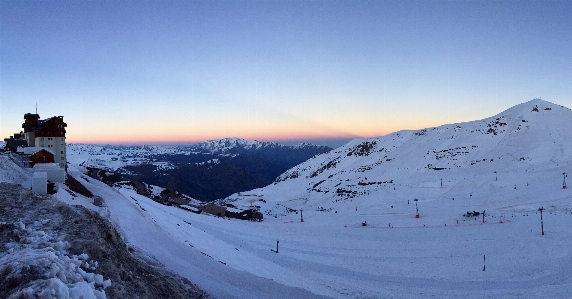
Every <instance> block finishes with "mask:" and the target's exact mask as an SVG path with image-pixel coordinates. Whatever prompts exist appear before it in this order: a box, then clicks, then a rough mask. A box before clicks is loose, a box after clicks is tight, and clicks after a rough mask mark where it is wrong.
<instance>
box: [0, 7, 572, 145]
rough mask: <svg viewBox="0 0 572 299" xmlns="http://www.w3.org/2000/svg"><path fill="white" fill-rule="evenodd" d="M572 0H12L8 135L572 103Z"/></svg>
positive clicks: (371, 121)
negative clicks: (61, 126) (43, 126)
mask: <svg viewBox="0 0 572 299" xmlns="http://www.w3.org/2000/svg"><path fill="white" fill-rule="evenodd" d="M570 15H572V1H298V0H296V1H294V0H292V1H270V0H269V1H97V0H94V1H0V135H1V137H2V138H6V137H9V136H10V135H12V134H14V133H17V132H20V131H21V130H22V129H21V124H22V122H23V116H24V114H25V113H28V112H31V113H34V112H35V111H36V105H37V112H38V114H40V117H41V118H42V119H44V118H48V117H51V116H60V115H62V116H64V121H65V122H66V123H67V125H68V127H67V134H66V137H67V142H68V143H99V144H101V143H109V144H185V143H194V142H201V141H205V140H209V139H218V138H225V137H240V138H245V139H255V140H260V141H279V142H298V141H310V142H313V143H316V144H320V143H323V144H326V143H328V144H335V143H336V142H337V143H341V142H346V141H348V140H350V139H353V138H360V137H375V136H382V135H385V134H388V133H391V132H395V131H398V130H404V129H421V128H426V127H433V126H438V125H442V124H448V123H457V122H464V121H471V120H476V119H482V118H486V117H489V116H493V115H495V114H497V113H500V112H502V111H503V110H506V109H508V108H510V107H512V106H514V105H517V104H520V103H523V102H526V101H529V100H532V99H534V98H538V97H541V98H542V99H544V100H547V101H550V102H553V103H557V104H560V105H564V106H566V107H569V108H572V97H571V95H572V51H571V49H572V18H570Z"/></svg>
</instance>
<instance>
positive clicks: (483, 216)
mask: <svg viewBox="0 0 572 299" xmlns="http://www.w3.org/2000/svg"><path fill="white" fill-rule="evenodd" d="M483 223H485V210H483Z"/></svg>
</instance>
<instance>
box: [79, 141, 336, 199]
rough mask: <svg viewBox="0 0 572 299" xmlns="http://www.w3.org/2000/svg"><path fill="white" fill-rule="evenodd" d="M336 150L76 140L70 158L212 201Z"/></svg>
mask: <svg viewBox="0 0 572 299" xmlns="http://www.w3.org/2000/svg"><path fill="white" fill-rule="evenodd" d="M330 150H331V148H329V147H325V146H316V145H311V144H307V143H302V144H299V145H296V146H285V145H281V144H278V143H274V142H259V141H253V140H245V139H240V138H225V139H218V140H210V141H206V142H203V143H199V144H195V145H192V146H111V145H105V146H99V145H86V144H70V145H68V160H69V161H70V162H71V163H73V164H77V165H81V166H84V167H96V168H102V169H107V170H110V171H114V172H118V173H120V174H122V175H123V176H124V177H127V178H130V179H134V180H139V181H143V182H146V183H148V184H152V185H157V186H160V187H163V188H168V189H171V190H176V191H179V192H181V193H183V194H186V195H188V196H191V197H193V198H195V199H198V200H203V201H210V200H214V199H220V198H224V197H226V196H228V195H230V194H233V193H236V192H241V191H248V190H252V189H255V188H259V187H262V186H265V185H268V184H270V183H272V182H273V181H274V180H275V179H276V177H278V176H279V175H280V174H282V173H283V172H284V171H286V170H287V169H289V168H291V167H293V166H295V165H297V164H299V163H302V162H304V161H306V160H307V159H309V158H311V157H313V156H315V155H319V154H322V153H325V152H328V151H330Z"/></svg>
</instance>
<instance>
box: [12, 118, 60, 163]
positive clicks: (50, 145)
mask: <svg viewBox="0 0 572 299" xmlns="http://www.w3.org/2000/svg"><path fill="white" fill-rule="evenodd" d="M66 127H67V124H66V123H64V117H63V116H54V117H51V118H48V119H44V120H40V115H38V114H32V113H26V114H25V115H24V123H23V124H22V128H23V129H24V132H23V135H24V136H23V137H24V139H25V140H26V142H27V145H28V147H38V148H45V149H47V152H51V153H53V155H54V157H53V158H54V160H53V161H52V162H55V163H57V164H59V166H60V167H62V168H64V169H65V168H66V164H67V158H66V129H65V128H66ZM36 162H40V163H42V162H47V161H36Z"/></svg>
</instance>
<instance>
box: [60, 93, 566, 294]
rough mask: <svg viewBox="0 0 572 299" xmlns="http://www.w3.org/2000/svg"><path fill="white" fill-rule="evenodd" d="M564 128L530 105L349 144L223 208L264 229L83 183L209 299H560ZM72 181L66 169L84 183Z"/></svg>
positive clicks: (557, 118) (557, 113)
mask: <svg viewBox="0 0 572 299" xmlns="http://www.w3.org/2000/svg"><path fill="white" fill-rule="evenodd" d="M535 107H536V108H537V109H538V112H535V111H533V109H534V108H535ZM547 108H550V109H549V110H546V109H547ZM571 126H572V114H571V111H570V110H568V109H567V108H564V107H561V106H558V105H555V104H552V103H548V102H545V101H542V100H533V101H531V102H527V103H524V104H521V105H517V106H515V107H513V108H511V109H508V110H507V111H504V112H502V113H500V114H499V115H496V116H494V117H491V118H487V119H484V120H479V121H472V122H466V123H460V124H451V125H444V126H440V127H436V128H429V129H426V130H419V131H401V132H396V133H393V134H390V135H387V136H384V137H379V138H368V139H360V140H354V141H352V142H350V143H349V144H347V145H346V146H344V147H342V148H339V149H337V150H335V151H332V152H329V153H326V154H322V155H319V156H317V157H315V158H313V159H310V160H308V161H307V162H305V163H302V164H300V165H298V166H297V167H294V168H292V169H290V170H289V171H287V172H286V173H285V174H283V175H282V176H280V178H279V179H277V181H276V183H275V184H272V185H270V186H267V187H264V188H260V189H256V190H252V191H249V192H242V193H240V194H235V195H233V196H231V197H229V198H227V201H228V202H232V203H233V204H236V205H243V206H250V205H256V206H260V208H261V210H262V211H263V212H265V221H263V222H248V221H241V220H236V219H225V218H218V217H213V216H208V215H203V214H201V215H197V214H194V213H190V212H187V211H184V210H182V209H178V208H176V207H168V206H163V205H159V204H157V203H155V202H153V201H152V200H150V199H148V198H146V197H143V196H140V195H137V194H136V192H135V191H134V190H130V189H129V188H126V187H113V188H112V187H109V186H107V185H105V184H103V183H100V182H97V181H94V180H91V179H89V178H88V180H89V182H86V183H85V185H86V187H87V188H88V189H90V191H92V192H93V193H94V194H97V195H100V196H101V197H102V198H103V199H104V201H105V205H106V207H105V208H103V209H104V211H103V212H102V214H105V215H108V217H110V219H111V220H112V222H113V223H114V224H115V225H116V226H117V227H118V228H119V229H120V231H121V232H122V233H123V235H124V237H125V238H126V240H127V241H128V242H129V244H130V246H133V247H137V248H140V249H141V250H142V251H143V252H145V253H147V254H148V255H149V256H150V257H152V258H154V259H155V260H156V261H158V262H160V263H162V264H164V265H165V266H166V267H168V268H169V269H172V270H173V271H175V272H177V273H179V274H180V275H182V276H184V277H186V278H188V279H189V280H190V281H192V282H193V283H195V284H197V285H198V286H199V287H200V288H201V289H203V290H205V291H207V292H208V293H210V294H212V295H213V296H214V297H215V298H319V296H327V297H332V298H459V297H464V298H483V297H491V298H566V297H568V296H569V294H570V292H571V291H572V271H570V263H571V262H572V237H571V236H572V226H570V221H571V220H572V193H570V192H572V190H570V189H563V188H562V185H563V179H564V177H563V173H565V172H569V171H570V169H571V168H572V163H571V159H570V158H571V156H572V152H571V151H572V150H571V149H570V145H571V144H570V143H571V141H570V140H572V138H570V137H572V128H571ZM493 130H494V131H493ZM495 133H496V134H495ZM82 171H83V170H82V168H81V167H78V166H77V165H72V167H70V173H71V174H72V175H73V176H75V177H76V178H77V179H78V180H80V181H82V182H84V181H86V180H85V179H84V177H85V175H83V174H82ZM441 181H442V182H443V184H442V186H441ZM57 196H58V197H59V198H60V200H62V201H66V202H74V203H76V204H82V205H86V206H88V207H89V206H92V205H91V203H90V201H89V200H88V199H84V198H81V197H76V198H70V196H69V195H68V193H67V192H63V191H62V192H59V193H58V195H57ZM414 199H418V201H417V202H415V201H414ZM416 203H417V208H418V211H419V215H420V217H419V218H416V217H415V215H416V213H417V210H416ZM540 207H544V208H545V210H543V212H544V214H543V226H541V223H540V215H539V211H538V208H540ZM92 208H93V206H92ZM467 211H479V212H483V211H485V217H484V218H483V217H481V215H479V216H478V217H465V216H464V215H463V214H465V213H466V212H467ZM302 213H303V219H304V221H303V222H302V221H301V218H302ZM483 220H484V222H483ZM363 222H366V223H367V226H362V223H363ZM542 228H543V229H544V231H545V235H542V234H541V230H542ZM277 241H278V242H279V243H278V245H279V250H278V251H279V253H276V252H274V251H272V250H276V246H277Z"/></svg>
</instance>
